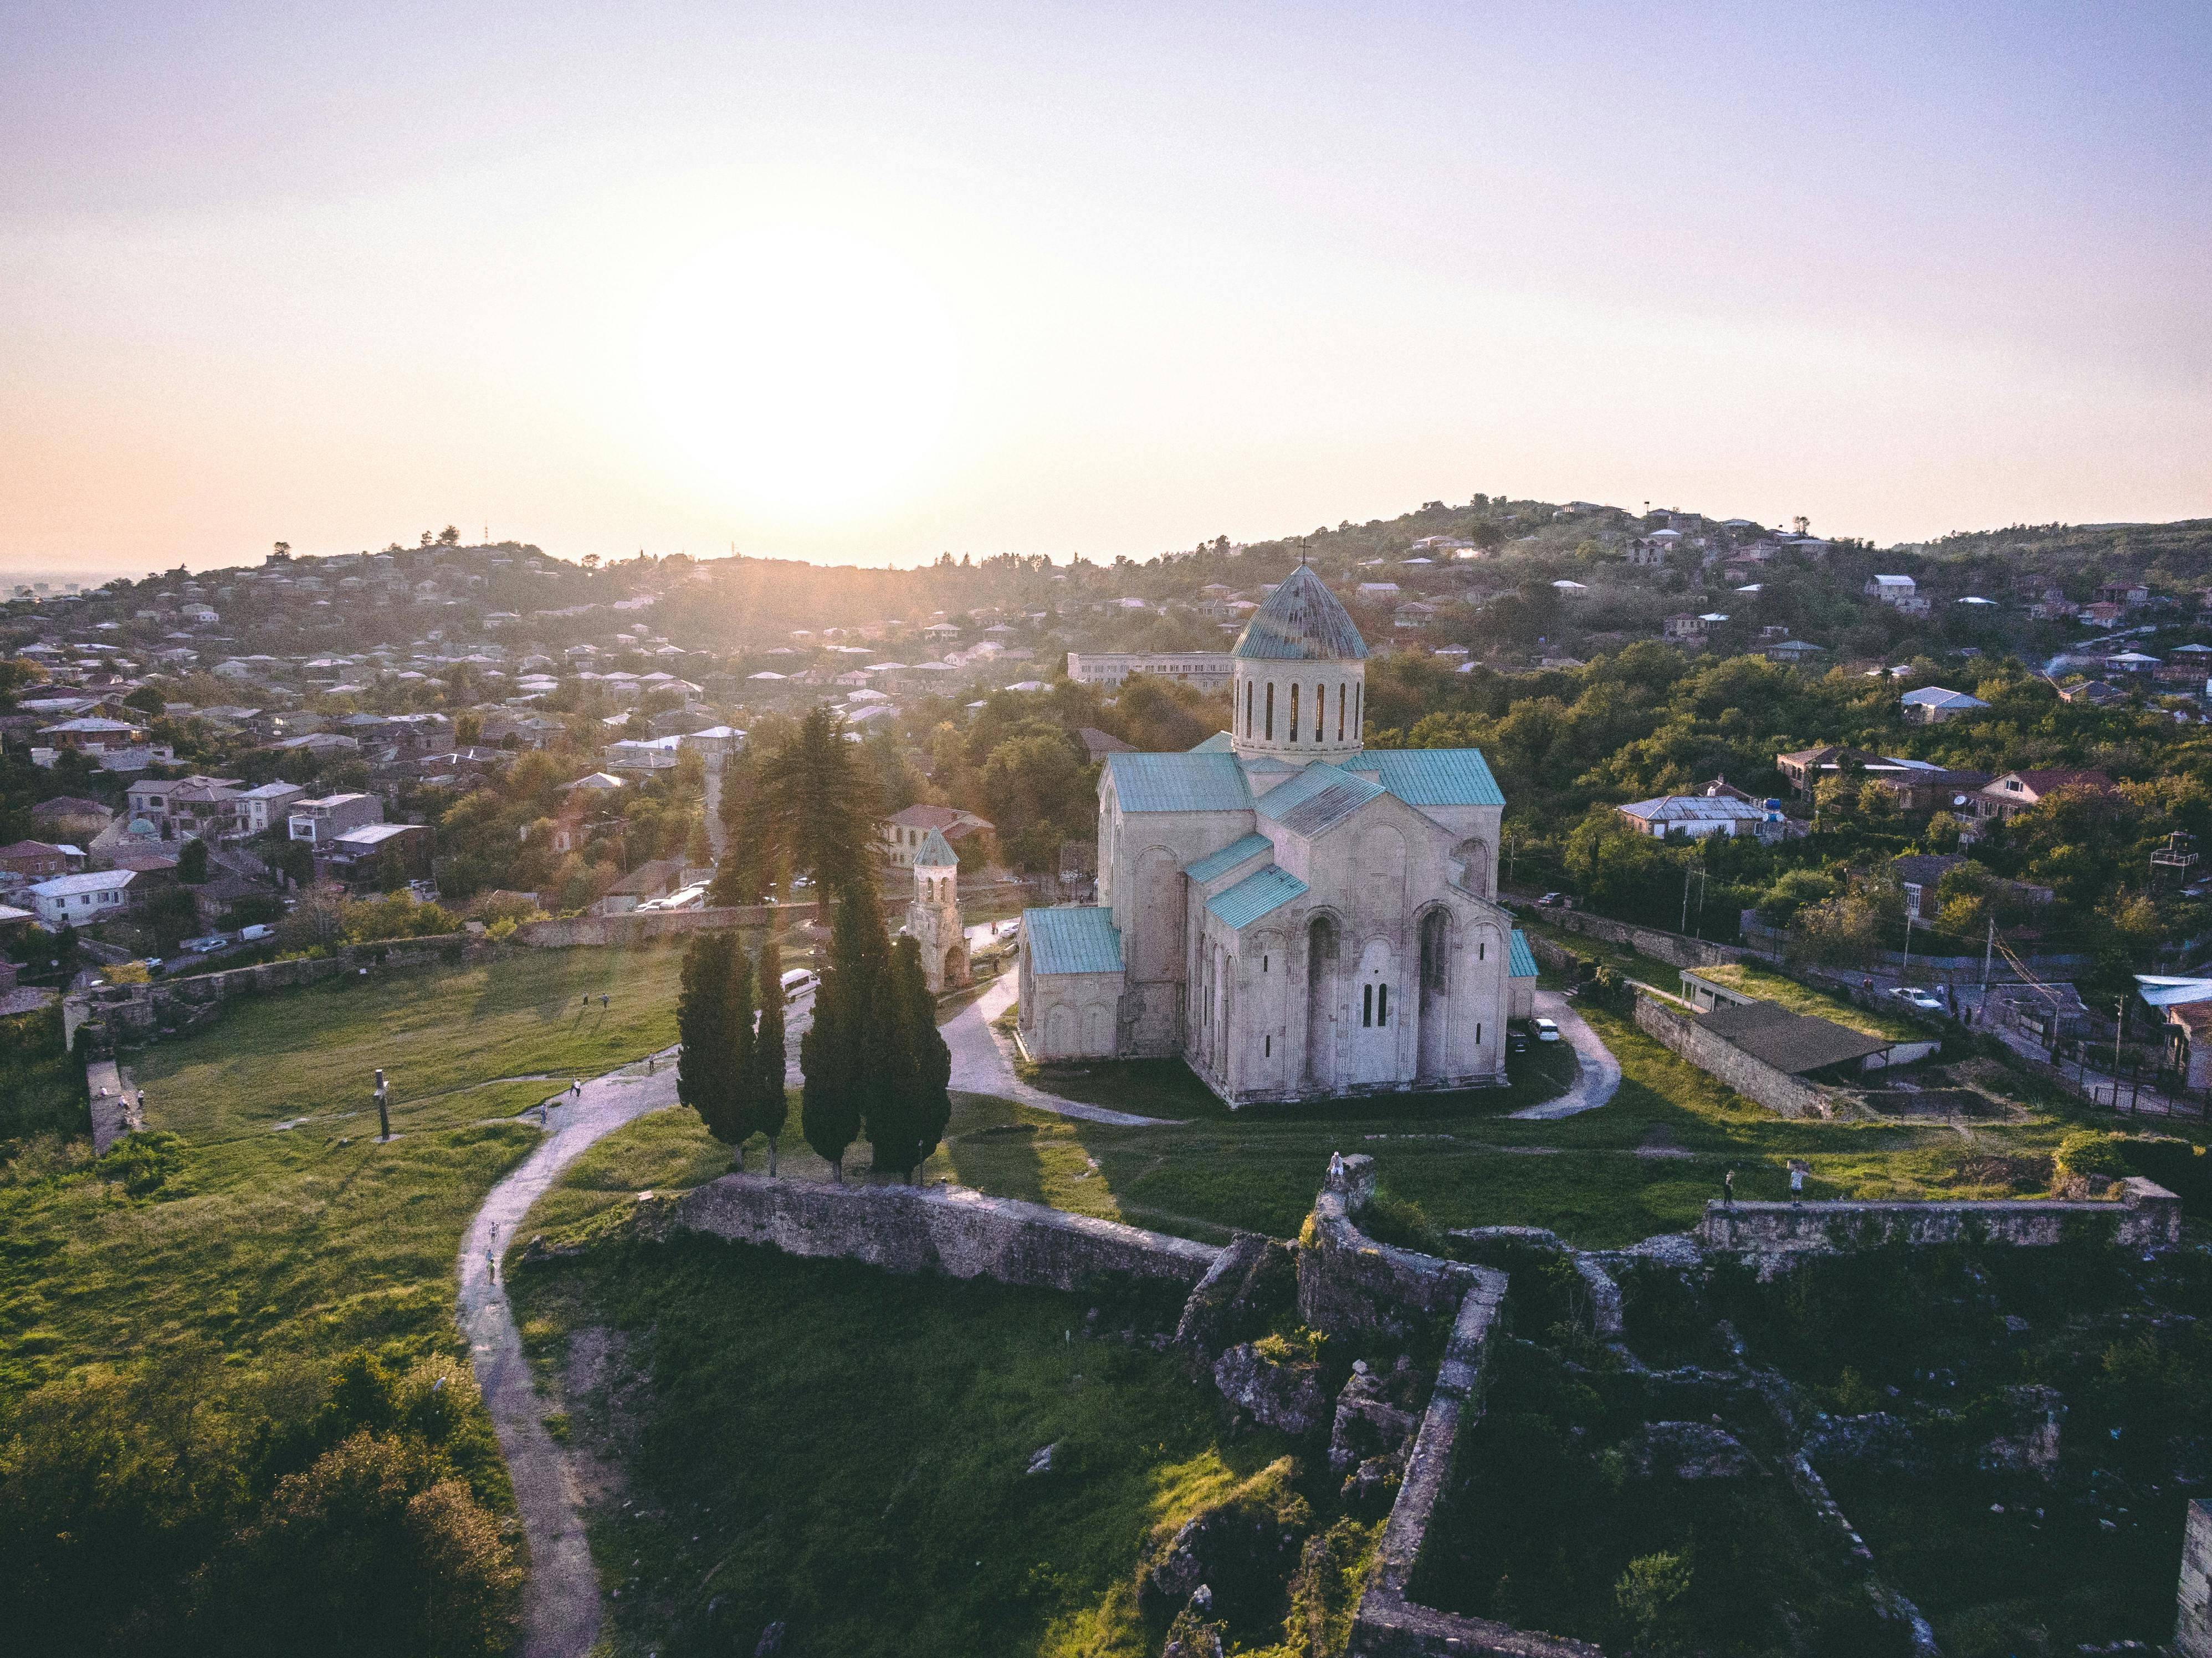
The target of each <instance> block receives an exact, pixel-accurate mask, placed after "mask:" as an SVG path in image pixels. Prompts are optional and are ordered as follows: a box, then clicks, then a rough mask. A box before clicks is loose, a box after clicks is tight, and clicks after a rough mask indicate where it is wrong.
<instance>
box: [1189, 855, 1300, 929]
mask: <svg viewBox="0 0 2212 1658" xmlns="http://www.w3.org/2000/svg"><path fill="white" fill-rule="evenodd" d="M1305 891H1306V884H1305V883H1304V881H1301V880H1300V879H1298V878H1297V876H1295V875H1293V874H1291V872H1289V871H1288V870H1286V869H1284V868H1282V867H1281V866H1280V865H1276V864H1270V865H1267V868H1265V869H1263V870H1259V871H1255V872H1254V873H1252V874H1250V875H1248V876H1246V877H1245V878H1243V880H1241V881H1239V882H1238V883H1237V884H1236V885H1235V886H1233V887H1231V888H1230V889H1229V890H1228V891H1226V892H1224V893H1220V894H1218V895H1216V896H1215V897H1214V898H1213V900H1212V902H1210V903H1208V904H1207V905H1206V912H1207V914H1211V915H1212V916H1214V917H1216V918H1217V919H1218V920H1220V921H1221V923H1222V924H1223V925H1224V926H1232V927H1236V928H1237V929H1239V930H1240V931H1241V930H1242V929H1243V928H1245V927H1248V926H1251V925H1252V923H1253V922H1255V921H1256V920H1259V919H1260V918H1261V916H1262V915H1265V914H1267V913H1268V912H1269V911H1270V910H1274V909H1279V908H1282V907H1283V906H1284V905H1285V904H1287V903H1288V902H1291V899H1293V898H1302V897H1304V896H1305Z"/></svg>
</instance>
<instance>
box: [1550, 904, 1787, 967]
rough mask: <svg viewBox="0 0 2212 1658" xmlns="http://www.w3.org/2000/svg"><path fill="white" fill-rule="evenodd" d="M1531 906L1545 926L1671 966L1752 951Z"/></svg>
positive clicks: (1708, 963) (1711, 962) (1713, 962)
mask: <svg viewBox="0 0 2212 1658" xmlns="http://www.w3.org/2000/svg"><path fill="white" fill-rule="evenodd" d="M1528 908H1529V910H1530V911H1531V913H1532V914H1534V916H1535V917H1536V919H1537V920H1541V921H1542V922H1543V923H1544V925H1545V926H1552V927H1557V928H1559V930H1560V931H1561V932H1579V933H1581V934H1583V936H1584V937H1585V938H1602V939H1603V940H1604V941H1605V942H1606V943H1607V944H1626V945H1627V946H1628V947H1629V948H1630V949H1632V950H1635V951H1636V952H1637V953H1638V955H1642V956H1649V957H1651V958H1652V959H1653V960H1654V961H1659V962H1665V963H1667V964H1668V965H1669V966H1670V967H1718V966H1720V965H1721V964H1722V963H1723V962H1740V961H1741V960H1742V959H1743V958H1744V957H1746V956H1747V955H1749V954H1750V953H1751V952H1750V951H1748V950H1741V949H1739V948H1738V947H1737V946H1735V945H1734V944H1707V943H1706V942H1705V940H1704V939H1702V938H1685V937H1684V936H1683V935H1682V934H1681V933H1679V932H1660V931H1658V930H1657V929H1656V928H1654V927H1648V926H1630V925H1629V924H1628V923H1627V922H1626V921H1612V920H1607V919H1606V918H1605V917H1604V916H1602V915H1592V914H1588V913H1586V912H1585V911H1583V910H1579V909H1558V908H1538V907H1536V906H1534V905H1528ZM1528 943H1529V947H1530V948H1531V949H1534V946H1535V943H1536V941H1535V939H1534V938H1533V937H1532V938H1530V939H1529V941H1528ZM1542 959H1543V957H1541V955H1540V956H1539V957H1537V960H1539V961H1541V960H1542Z"/></svg>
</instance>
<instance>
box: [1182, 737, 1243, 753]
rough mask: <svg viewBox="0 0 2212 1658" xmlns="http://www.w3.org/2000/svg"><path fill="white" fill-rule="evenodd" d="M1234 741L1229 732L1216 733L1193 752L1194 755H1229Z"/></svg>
mask: <svg viewBox="0 0 2212 1658" xmlns="http://www.w3.org/2000/svg"><path fill="white" fill-rule="evenodd" d="M1233 740H1234V739H1233V738H1231V737H1230V735H1229V733H1228V732H1214V733H1213V735H1212V736H1211V737H1209V738H1206V741H1204V742H1203V743H1200V744H1199V745H1198V746H1197V747H1196V748H1194V749H1193V750H1191V752H1192V753H1193V754H1227V753H1228V752H1229V751H1230V745H1231V743H1232V741H1233Z"/></svg>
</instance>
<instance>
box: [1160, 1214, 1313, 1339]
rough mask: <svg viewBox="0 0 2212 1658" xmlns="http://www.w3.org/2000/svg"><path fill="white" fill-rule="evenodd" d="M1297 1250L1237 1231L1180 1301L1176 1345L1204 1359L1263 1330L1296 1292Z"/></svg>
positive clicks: (1249, 1233)
mask: <svg viewBox="0 0 2212 1658" xmlns="http://www.w3.org/2000/svg"><path fill="white" fill-rule="evenodd" d="M1297 1287H1298V1269H1297V1254H1296V1252H1295V1251H1293V1250H1292V1249H1291V1246H1290V1245H1289V1244H1287V1243H1284V1242H1279V1240H1277V1239H1274V1238H1268V1237H1261V1236H1260V1235H1259V1234H1257V1233H1256V1232H1239V1233H1237V1235H1236V1236H1235V1237H1233V1238H1232V1239H1231V1240H1230V1243H1229V1247H1228V1248H1225V1249H1224V1250H1223V1251H1222V1252H1221V1254H1220V1258H1219V1259H1218V1260H1216V1261H1215V1262H1214V1263H1213V1267H1212V1271H1210V1272H1207V1273H1206V1276H1205V1277H1204V1278H1200V1280H1199V1283H1198V1287H1197V1288H1196V1289H1195V1290H1193V1291H1191V1292H1190V1299H1189V1300H1188V1301H1187V1302H1185V1303H1183V1309H1182V1320H1181V1321H1180V1322H1179V1323H1178V1324H1177V1325H1176V1335H1175V1339H1176V1346H1178V1347H1180V1348H1182V1350H1183V1351H1186V1352H1188V1353H1190V1354H1191V1355H1192V1356H1193V1357H1197V1358H1200V1359H1202V1360H1205V1361H1206V1362H1208V1363H1210V1362H1212V1360H1213V1359H1214V1358H1216V1357H1218V1356H1219V1355H1220V1354H1221V1353H1222V1351H1224V1350H1225V1349H1226V1348H1228V1347H1230V1346H1231V1345H1234V1344H1235V1343H1237V1342H1239V1341H1249V1340H1252V1339H1254V1338H1255V1337H1257V1336H1259V1335H1260V1334H1261V1333H1264V1332H1265V1331H1266V1330H1267V1327H1268V1326H1269V1325H1270V1324H1272V1323H1273V1321H1274V1320H1275V1316H1276V1315H1277V1314H1279V1313H1280V1312H1282V1311H1283V1310H1284V1309H1286V1308H1288V1307H1289V1306H1290V1305H1291V1302H1292V1300H1293V1299H1294V1298H1295V1297H1297Z"/></svg>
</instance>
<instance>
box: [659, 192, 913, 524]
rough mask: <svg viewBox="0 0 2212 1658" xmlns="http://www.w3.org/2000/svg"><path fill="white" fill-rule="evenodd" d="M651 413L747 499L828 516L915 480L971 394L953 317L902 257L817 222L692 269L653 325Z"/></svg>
mask: <svg viewBox="0 0 2212 1658" xmlns="http://www.w3.org/2000/svg"><path fill="white" fill-rule="evenodd" d="M638 365H639V371H640V376H641V381H642V383H643V390H644V392H645V396H646V400H647V405H648V407H649V408H651V409H652V410H653V412H654V413H655V414H656V415H658V416H659V419H660V421H661V423H662V424H663V426H664V427H665V428H666V432H667V434H668V438H669V440H670V441H671V443H672V444H673V445H674V446H675V448H676V449H677V451H678V452H679V453H680V454H681V455H682V456H683V457H684V459H686V460H687V461H689V462H690V464H691V465H693V466H696V467H697V468H698V469H700V470H701V471H702V472H703V474H704V475H705V477H706V480H707V481H708V483H709V484H710V485H711V486H712V487H714V488H717V489H721V490H724V491H727V492H732V493H733V494H734V495H735V496H736V497H737V498H738V499H737V500H736V501H733V503H732V504H738V505H743V506H745V507H750V508H752V509H755V510H758V511H765V512H769V513H774V514H776V515H780V516H788V517H791V518H794V519H805V520H813V521H822V520H828V519H837V518H840V517H842V516H844V515H845V514H846V513H848V512H849V511H850V509H851V508H852V507H854V506H855V505H858V504H860V503H863V502H866V501H869V500H872V499H874V498H878V497H880V496H881V495H884V494H885V493H886V492H887V491H889V490H891V489H896V487H898V486H899V485H900V484H902V483H905V482H906V481H908V479H909V478H911V477H913V476H914V475H915V472H916V471H918V470H919V468H920V467H921V465H922V464H923V463H924V462H926V461H927V459H929V458H930V456H931V455H932V454H933V452H935V450H936V449H937V447H938V446H939V444H940V442H941V441H942V440H943V439H944V436H945V428H946V427H947V424H948V423H949V422H950V419H951V412H952V408H953V404H954V402H955V399H956V397H957V351H956V349H955V343H954V337H953V329H952V325H951V319H950V317H949V316H948V314H947V313H946V310H945V304H944V301H943V300H942V299H941V297H940V296H939V293H938V292H937V290H936V288H934V286H933V284H932V283H931V282H930V281H929V279H928V278H927V276H924V275H923V274H922V273H921V272H920V271H919V270H915V268H914V267H913V266H911V265H910V264H908V263H907V262H906V261H905V260H903V259H902V258H899V257H898V256H897V255H896V254H895V253H893V252H890V251H889V250H887V249H885V248H883V247H881V246H876V245H874V244H872V243H869V242H867V241H865V240H861V239H859V238H856V237H851V236H848V235H843V234H834V233H829V232H825V231H823V230H822V229H820V228H814V227H806V228H782V229H779V230H776V231H773V232H766V231H764V232H761V233H757V234H750V235H747V236H744V237H742V238H738V239H735V240H730V241H727V242H724V243H722V244H720V245H719V246H715V247H714V248H711V249H709V250H708V251H707V252H703V253H702V254H700V255H699V256H698V257H696V258H693V259H691V260H690V261H689V262H687V263H686V264H684V265H682V266H681V267H679V268H678V270H676V271H675V272H674V273H673V274H672V275H671V276H670V278H669V280H668V281H667V282H666V283H665V285H664V286H663V287H662V288H661V289H660V291H659V295H658V296H657V298H656V300H655V301H654V303H653V306H652V308H651V310H650V312H649V313H648V314H647V318H646V319H645V323H644V325H643V327H642V329H641V331H640V337H639V349H638Z"/></svg>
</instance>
